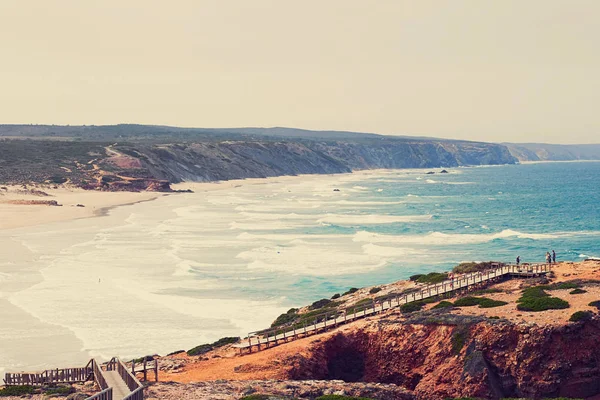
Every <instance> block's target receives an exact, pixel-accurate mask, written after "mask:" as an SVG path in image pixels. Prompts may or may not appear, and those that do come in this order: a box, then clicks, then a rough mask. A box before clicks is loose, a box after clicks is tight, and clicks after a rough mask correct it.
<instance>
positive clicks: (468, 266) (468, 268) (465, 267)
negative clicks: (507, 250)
mask: <svg viewBox="0 0 600 400" xmlns="http://www.w3.org/2000/svg"><path fill="white" fill-rule="evenodd" d="M504 265H506V264H504V263H501V262H496V261H483V262H464V263H460V264H458V265H457V266H456V267H454V268H452V272H454V273H455V274H469V273H472V272H481V271H485V270H486V269H492V268H497V267H498V266H501V267H503V266H504Z"/></svg>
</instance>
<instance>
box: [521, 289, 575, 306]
mask: <svg viewBox="0 0 600 400" xmlns="http://www.w3.org/2000/svg"><path fill="white" fill-rule="evenodd" d="M546 287H547V286H546ZM543 288H544V287H543V286H534V287H530V288H527V289H525V290H523V292H522V294H521V297H520V298H519V299H518V300H517V310H520V311H534V312H538V311H545V310H560V309H564V308H569V303H568V302H566V301H564V300H562V299H559V298H558V297H550V295H549V294H548V293H546V292H545V291H544V289H543Z"/></svg>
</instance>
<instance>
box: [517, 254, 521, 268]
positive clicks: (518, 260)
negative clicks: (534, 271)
mask: <svg viewBox="0 0 600 400" xmlns="http://www.w3.org/2000/svg"><path fill="white" fill-rule="evenodd" d="M519 264H521V256H517V267H518V266H519Z"/></svg>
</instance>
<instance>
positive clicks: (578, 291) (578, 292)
mask: <svg viewBox="0 0 600 400" xmlns="http://www.w3.org/2000/svg"><path fill="white" fill-rule="evenodd" d="M583 293H587V290H583V289H579V288H577V289H573V290H571V291H570V292H569V294H583Z"/></svg>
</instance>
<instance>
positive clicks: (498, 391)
mask: <svg viewBox="0 0 600 400" xmlns="http://www.w3.org/2000/svg"><path fill="white" fill-rule="evenodd" d="M442 313H443V311H442V312H431V313H429V314H428V315H426V316H424V319H422V320H421V321H413V322H411V321H408V322H400V321H398V320H397V319H396V318H393V317H390V318H386V319H382V320H380V321H374V322H371V323H369V324H368V325H367V326H365V327H364V328H363V329H360V330H356V331H350V332H340V333H338V334H336V335H333V336H331V337H328V338H327V339H325V340H322V341H321V342H319V343H315V344H313V346H312V347H311V348H310V351H309V353H308V354H307V355H300V356H295V357H291V358H290V360H286V362H285V363H289V362H291V363H292V367H291V368H290V370H289V377H290V378H292V379H300V380H302V379H343V380H345V381H349V382H362V381H364V382H381V383H388V384H396V385H398V386H401V387H405V388H407V389H409V390H412V391H413V392H414V394H415V395H416V398H417V399H423V400H426V399H427V400H429V399H430V400H437V399H445V398H457V397H463V396H465V397H466V396H469V397H478V398H484V399H499V398H504V397H521V398H540V397H555V396H563V397H569V398H584V397H588V396H592V395H596V394H598V393H600V380H599V379H598V376H599V374H600V370H599V365H598V361H599V360H600V347H599V346H598V345H599V344H600V343H599V342H600V320H599V319H594V320H592V321H588V322H585V323H579V324H573V325H567V326H561V327H539V326H533V325H527V324H513V323H510V322H506V321H500V322H497V321H493V320H483V319H478V318H471V317H461V318H455V317H453V318H444V315H443V314H442Z"/></svg>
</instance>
